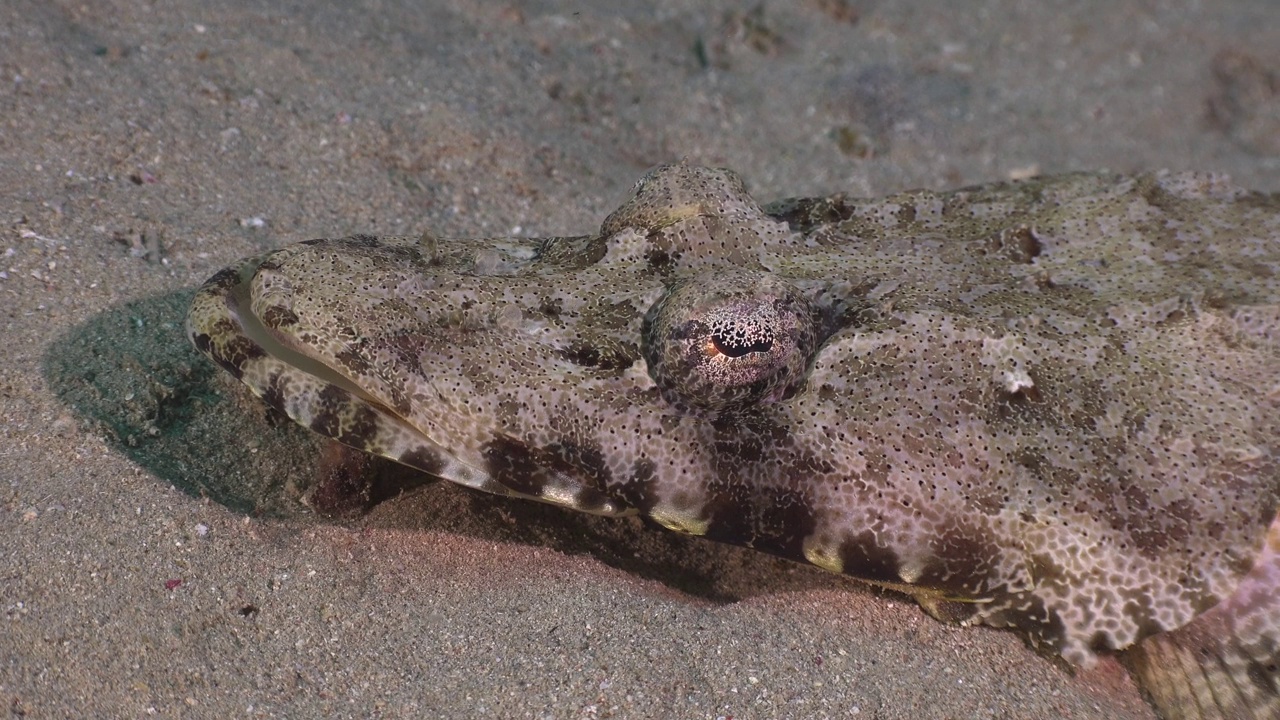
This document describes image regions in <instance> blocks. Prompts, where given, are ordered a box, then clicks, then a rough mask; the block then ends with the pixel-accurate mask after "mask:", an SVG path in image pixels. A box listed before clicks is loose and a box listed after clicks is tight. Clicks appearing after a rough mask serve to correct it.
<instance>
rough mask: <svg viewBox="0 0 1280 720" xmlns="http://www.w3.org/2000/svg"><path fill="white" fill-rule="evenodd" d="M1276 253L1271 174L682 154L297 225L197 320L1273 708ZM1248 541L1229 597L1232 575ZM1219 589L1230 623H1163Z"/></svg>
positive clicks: (500, 475)
mask: <svg viewBox="0 0 1280 720" xmlns="http://www.w3.org/2000/svg"><path fill="white" fill-rule="evenodd" d="M1278 273H1280V200H1278V199H1277V198H1275V197H1272V196H1265V195H1258V194H1252V193H1247V192H1244V191H1241V190H1238V189H1236V188H1234V187H1232V186H1230V185H1229V184H1227V182H1226V181H1225V180H1224V179H1222V178H1220V177H1216V176H1211V175H1199V174H1163V173H1161V174H1153V175H1141V176H1137V177H1122V176H1116V175H1093V174H1078V175H1067V176H1062V177H1055V178H1041V179H1035V180H1030V181H1026V182H1019V183H1002V184H996V185H989V186H983V187H975V188H968V189H964V190H959V191H955V192H948V193H935V192H928V191H912V192H906V193H901V194H898V195H894V196H890V197H888V198H884V199H879V200H864V199H857V198H850V197H846V196H843V195H837V196H833V197H830V198H819V199H798V200H788V201H782V202H779V203H775V204H773V205H770V206H767V207H764V208H762V207H760V206H759V205H757V204H756V202H755V201H754V200H753V199H752V198H751V197H750V196H749V195H748V194H747V193H746V191H745V190H744V188H743V185H742V183H741V181H740V180H739V179H738V178H737V177H736V176H735V175H733V174H732V173H731V172H729V171H726V170H713V169H707V168H700V167H693V166H687V165H684V164H679V165H670V166H663V167H660V168H657V169H655V170H653V171H651V172H650V173H649V174H648V175H646V176H645V177H644V178H643V179H642V180H641V181H640V182H639V183H637V185H636V187H635V189H634V192H633V194H632V197H631V198H630V199H628V200H627V202H626V203H625V204H624V205H623V206H622V207H621V208H619V209H618V210H616V211H615V212H613V213H612V214H611V215H610V216H609V217H608V218H607V219H606V220H605V221H604V224H603V226H602V227H601V230H600V232H599V233H597V234H595V235H591V236H584V237H574V238H548V239H528V240H525V239H473V240H452V239H450V240H443V239H437V238H433V237H430V236H424V237H423V238H417V239H415V238H388V237H384V238H373V237H368V236H359V237H354V238H346V239H341V240H315V241H309V242H306V243H300V244H296V245H291V246H288V247H285V248H283V249H281V250H278V251H276V252H273V253H269V254H267V255H264V256H262V257H258V258H253V259H250V260H247V261H244V262H242V263H241V264H239V265H237V266H235V267H232V268H229V269H228V270H226V271H223V272H222V273H219V274H218V275H216V276H215V277H213V278H211V279H210V281H209V282H208V283H207V284H206V285H205V287H204V288H203V289H202V290H201V292H200V293H199V295H198V296H197V298H196V300H195V302H194V304H193V307H192V309H191V314H190V316H189V318H188V327H189V333H190V335H191V337H192V340H193V342H194V343H195V344H196V346H197V347H198V348H199V349H200V350H201V351H202V352H205V353H206V354H208V355H209V356H210V357H211V358H213V359H214V360H215V361H216V362H218V363H219V364H220V365H222V366H223V367H224V368H226V369H227V370H229V371H231V372H232V373H233V374H235V375H236V376H237V377H238V378H240V379H241V380H242V381H243V382H245V383H246V384H247V385H248V386H249V387H250V388H251V389H252V390H253V391H254V392H255V393H257V394H258V395H260V396H261V397H262V398H263V399H264V400H266V401H267V402H268V403H270V404H271V405H273V406H275V407H277V408H279V409H281V410H283V411H284V412H286V413H287V414H288V415H289V416H290V417H292V418H294V419H295V420H297V421H298V422H300V423H302V424H303V425H306V426H308V427H311V428H312V429H314V430H316V431H318V432H320V433H323V434H325V435H328V436H330V437H333V438H336V439H338V440H340V441H342V442H343V443H346V444H348V445H351V446H353V447H356V448H360V449H363V450H367V451H369V452H372V453H376V454H380V455H384V456H386V457H389V458H392V459H394V460H398V461H400V462H403V463H405V464H407V465H411V466H413V467H416V468H419V469H422V470H424V471H426V472H429V473H432V474H434V475H437V476H440V477H444V478H446V479H449V480H452V481H455V482H459V483H462V484H464V485H468V486H471V487H474V488H478V489H482V490H486V491H489V492H495V493H499V494H505V495H513V496H523V497H530V498H535V499H539V500H543V501H548V502H553V503H557V504H561V505H566V506H569V507H573V508H577V509H581V510H585V511H588V512H595V513H601V514H618V515H621V514H630V513H641V514H643V515H646V516H648V517H650V518H652V519H654V520H656V521H657V522H658V523H661V524H662V525H664V526H666V527H668V528H671V529H673V530H678V531H681V532H687V533H693V534H697V535H705V536H706V537H709V538H712V539H715V540H720V541H723V542H729V543H734V544H738V545H745V546H748V547H753V548H756V549H759V550H763V551H766V552H770V553H775V554H778V555H782V556H784V557H789V558H792V559H795V560H799V561H802V562H810V563H813V564H815V565H818V566H820V567H823V568H827V569H829V570H834V571H837V572H844V573H847V574H849V575H852V576H855V577H858V578H862V579H864V580H869V581H872V582H876V583H880V584H884V585H889V586H892V587H896V588H899V589H901V590H904V591H906V592H909V593H911V594H912V595H914V596H915V597H917V599H918V600H919V601H920V602H921V604H922V605H923V606H924V607H925V608H926V609H928V610H930V611H931V612H932V613H934V614H935V615H937V616H940V617H946V618H949V619H953V620H965V621H968V622H975V623H977V622H980V623H985V624H989V625H994V626H1006V627H1007V626H1012V627H1016V628H1018V629H1020V630H1021V631H1022V632H1023V633H1024V634H1025V635H1026V636H1027V637H1028V638H1029V639H1030V640H1031V642H1032V643H1033V644H1035V645H1037V646H1039V647H1045V648H1051V649H1053V650H1055V651H1057V652H1060V653H1061V654H1062V655H1063V656H1064V657H1066V658H1067V659H1068V660H1070V661H1072V662H1075V663H1088V662H1090V661H1091V660H1092V658H1093V656H1094V653H1095V652H1096V651H1100V650H1121V649H1124V648H1128V647H1130V646H1132V645H1134V644H1135V643H1137V642H1139V641H1141V640H1142V639H1143V638H1146V637H1148V636H1152V635H1156V637H1157V638H1163V640H1164V644H1163V645H1158V644H1157V645H1150V647H1151V652H1148V653H1146V654H1143V653H1142V652H1138V653H1134V654H1133V657H1134V658H1135V661H1134V664H1135V666H1136V669H1137V670H1138V672H1139V674H1140V676H1141V677H1142V678H1143V680H1144V682H1145V683H1146V684H1147V687H1148V689H1149V691H1150V692H1151V694H1152V696H1153V697H1154V699H1155V700H1156V701H1157V704H1158V705H1159V706H1160V707H1161V709H1162V711H1164V712H1166V713H1168V714H1170V715H1177V716H1182V717H1199V716H1201V715H1198V714H1197V713H1203V716H1204V717H1214V716H1215V715H1214V713H1215V712H1218V713H1232V712H1236V711H1240V712H1245V711H1253V712H1257V713H1258V716H1259V717H1269V716H1271V715H1270V714H1269V713H1273V712H1275V711H1276V710H1275V709H1276V707H1277V702H1280V701H1277V680H1276V677H1277V674H1276V668H1275V662H1276V648H1277V641H1278V640H1280V634H1277V624H1280V620H1278V619H1277V618H1280V611H1278V610H1277V609H1276V607H1274V606H1273V604H1272V602H1271V601H1270V598H1271V597H1272V596H1273V595H1274V594H1275V593H1274V592H1272V590H1274V589H1275V588H1276V586H1277V582H1276V581H1275V580H1274V575H1276V574H1277V573H1275V572H1271V571H1272V570H1275V569H1276V568H1275V564H1276V563H1275V562H1274V557H1275V555H1273V554H1270V553H1268V554H1262V550H1263V547H1264V540H1265V538H1266V536H1267V531H1268V527H1269V526H1270V525H1271V523H1272V520H1273V519H1274V518H1275V516H1276V509H1277V504H1278V502H1280V469H1278V468H1277V439H1278V438H1280V274H1278ZM1260 559H1261V560H1260ZM1255 564H1257V567H1256V568H1255ZM1251 569H1252V570H1253V572H1254V576H1253V578H1254V583H1255V585H1256V586H1257V587H1260V588H1262V590H1260V591H1257V592H1256V593H1255V594H1256V595H1258V597H1262V598H1264V599H1263V600H1260V601H1257V602H1254V603H1253V605H1250V606H1249V607H1251V608H1252V607H1253V606H1254V605H1256V606H1258V607H1260V608H1261V610H1259V611H1258V612H1257V613H1254V614H1253V615H1250V616H1249V617H1251V618H1252V619H1251V620H1250V621H1249V622H1248V627H1245V626H1244V624H1243V622H1242V623H1235V618H1237V617H1238V616H1241V617H1242V616H1244V615H1247V613H1245V612H1244V611H1243V610H1242V609H1240V608H1243V607H1244V604H1247V603H1245V601H1244V600H1241V599H1240V598H1239V597H1237V598H1236V599H1235V601H1234V602H1236V603H1237V604H1238V605H1239V606H1240V607H1239V608H1237V607H1236V606H1232V605H1221V606H1220V603H1223V601H1224V600H1227V599H1228V598H1231V597H1232V595H1233V593H1236V591H1237V588H1238V587H1239V586H1240V585H1241V582H1242V579H1243V578H1244V577H1245V575H1246V574H1247V573H1249V572H1250V571H1251ZM1268 573H1270V574H1268ZM1259 578H1260V579H1259ZM1259 583H1261V584H1260V585H1259ZM1256 589H1257V588H1255V590H1256ZM1242 603H1244V604H1242ZM1215 606H1220V607H1219V608H1218V610H1217V611H1216V612H1215V613H1210V615H1208V616H1206V617H1207V618H1212V619H1213V621H1214V622H1217V623H1219V625H1220V626H1221V627H1220V628H1219V629H1218V630H1215V631H1214V632H1213V633H1209V634H1205V633H1201V634H1200V635H1197V636H1196V637H1197V638H1199V639H1195V638H1190V639H1185V640H1181V639H1180V638H1183V637H1184V636H1189V634H1191V633H1190V630H1193V629H1194V628H1195V625H1192V626H1191V628H1190V629H1189V630H1186V631H1183V632H1182V634H1175V633H1170V632H1168V631H1172V630H1175V629H1177V628H1182V627H1183V626H1186V625H1187V624H1188V623H1190V622H1191V621H1192V620H1193V619H1194V618H1196V617H1197V616H1199V615H1202V614H1204V613H1206V612H1207V611H1210V610H1211V609H1214V608H1215ZM1232 608H1235V609H1232ZM1228 610H1229V611H1228ZM1160 633H1163V635H1157V634H1160ZM1245 636H1247V637H1245ZM1148 645H1149V643H1144V644H1143V647H1147V646H1148ZM1144 652H1145V651H1144ZM1158 652H1163V653H1172V655H1169V656H1161V657H1164V658H1165V659H1164V660H1162V661H1161V662H1159V663H1156V664H1158V665H1160V666H1161V667H1160V668H1155V669H1153V668H1152V667H1150V665H1152V663H1149V662H1145V661H1144V660H1143V658H1147V657H1154V654H1156V653H1158ZM1210 655H1212V658H1211V659H1213V660H1214V662H1216V663H1217V665H1216V666H1215V667H1219V668H1224V670H1223V671H1222V672H1221V673H1219V676H1220V677H1219V676H1214V675H1213V672H1212V669H1209V670H1196V668H1198V667H1200V666H1206V667H1207V665H1206V661H1205V659H1204V658H1205V657H1208V656H1210ZM1169 657H1174V658H1182V657H1185V658H1192V659H1190V660H1188V662H1189V663H1191V669H1190V670H1188V671H1187V673H1182V674H1177V673H1173V674H1172V675H1171V673H1172V672H1173V671H1171V670H1168V668H1167V667H1166V666H1167V665H1169V662H1170V661H1169V660H1168V658H1169ZM1174 664H1176V663H1174ZM1193 671H1194V672H1193ZM1179 672H1181V671H1179ZM1197 673H1198V674H1197ZM1184 675H1185V677H1184ZM1215 677H1217V679H1216V680H1215ZM1223 678H1225V680H1224V679H1223ZM1242 678H1244V679H1243V680H1242ZM1197 682H1199V683H1200V684H1201V685H1202V686H1203V687H1201V690H1205V689H1206V688H1207V692H1208V693H1209V696H1208V699H1207V700H1203V699H1201V700H1203V702H1201V700H1196V699H1195V698H1194V697H1193V696H1194V692H1192V694H1191V695H1187V694H1186V693H1183V691H1184V690H1186V688H1187V687H1188V686H1191V685H1195V684H1196V683H1197ZM1162 686H1167V687H1166V688H1165V689H1162ZM1228 686H1230V687H1228ZM1179 693H1183V694H1182V695H1179ZM1188 697H1192V700H1190V701H1189V700H1188V699H1187V698H1188ZM1196 702H1200V705H1196V704H1195V703H1196ZM1201 706H1203V707H1201Z"/></svg>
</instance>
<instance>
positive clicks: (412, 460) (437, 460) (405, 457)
mask: <svg viewBox="0 0 1280 720" xmlns="http://www.w3.org/2000/svg"><path fill="white" fill-rule="evenodd" d="M398 461H399V462H400V463H401V464H402V465H408V466H409V467H412V468H417V469H418V470H421V471H423V472H425V473H429V474H431V475H434V476H435V477H440V473H441V472H443V471H444V459H443V458H441V457H440V453H438V452H436V451H435V450H433V449H431V448H429V447H416V448H414V449H412V450H408V451H405V453H404V454H402V455H401V456H400V457H399V458H398Z"/></svg>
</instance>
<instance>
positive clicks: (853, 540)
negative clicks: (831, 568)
mask: <svg viewBox="0 0 1280 720" xmlns="http://www.w3.org/2000/svg"><path fill="white" fill-rule="evenodd" d="M840 563H841V567H842V568H843V569H844V573H845V574H846V575H853V576H854V577H858V578H862V579H864V580H878V581H880V582H891V583H899V582H902V579H901V578H900V577H899V576H898V567H899V566H900V565H901V562H900V560H899V559H898V553H896V552H894V551H893V548H890V547H886V546H884V545H880V544H879V543H877V542H876V534H875V533H874V532H872V531H870V530H863V531H862V532H860V533H858V534H857V535H853V536H850V537H848V538H846V539H845V541H844V542H842V543H840Z"/></svg>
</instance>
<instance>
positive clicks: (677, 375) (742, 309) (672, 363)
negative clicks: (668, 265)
mask: <svg viewBox="0 0 1280 720" xmlns="http://www.w3.org/2000/svg"><path fill="white" fill-rule="evenodd" d="M817 344H818V322H817V320H816V312H815V309H814V307H813V305H812V304H811V303H810V302H809V300H808V299H806V298H805V297H804V296H803V295H801V294H800V291H799V290H797V289H796V288H795V287H793V286H791V285H790V284H788V283H786V282H784V281H782V280H780V279H778V278H775V277H773V276H770V275H766V274H763V273H754V272H746V271H738V270H734V271H725V270H723V269H717V270H711V271H706V272H702V273H698V274H696V275H693V276H691V277H687V278H684V279H681V280H679V281H678V282H676V283H675V284H674V285H672V286H671V287H670V288H668V289H667V292H666V294H664V295H663V296H662V297H661V298H660V299H659V300H658V301H657V302H656V303H654V305H653V307H651V308H650V309H649V312H648V313H647V314H646V315H645V319H644V326H643V340H642V351H643V353H644V357H645V361H646V362H647V363H648V365H649V375H650V377H652V378H653V380H654V382H655V383H657V384H658V387H659V389H660V390H661V391H662V394H663V397H664V398H665V399H666V400H667V402H669V403H672V404H673V405H677V406H681V407H690V408H699V409H702V410H710V411H721V410H732V409H738V408H742V407H745V406H748V405H752V404H755V403H759V402H767V401H770V400H777V399H779V398H783V397H786V396H788V395H790V394H791V393H792V392H794V391H795V390H796V389H797V388H799V387H800V385H802V384H803V382H804V375H805V369H806V368H807V367H808V364H809V361H810V359H811V358H812V357H813V353H814V351H815V350H816V349H817Z"/></svg>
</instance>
